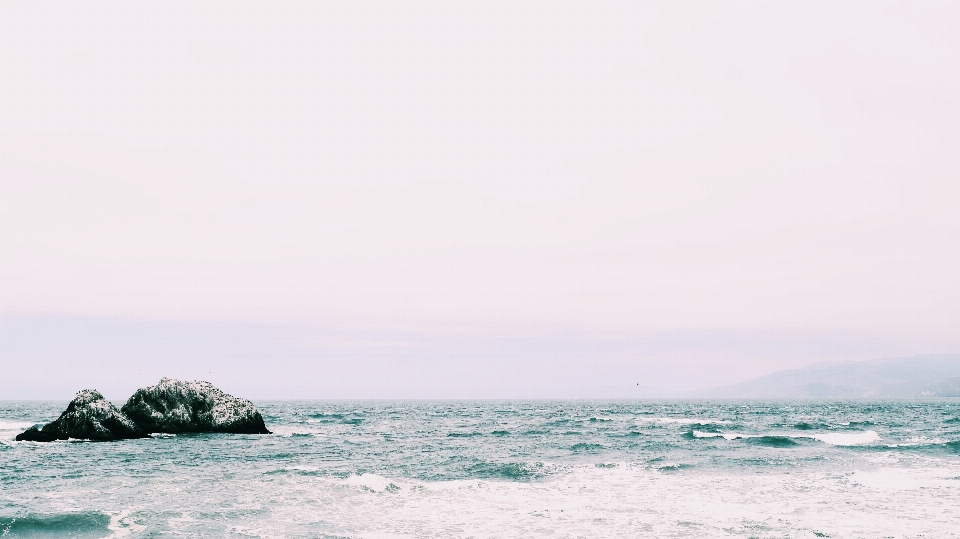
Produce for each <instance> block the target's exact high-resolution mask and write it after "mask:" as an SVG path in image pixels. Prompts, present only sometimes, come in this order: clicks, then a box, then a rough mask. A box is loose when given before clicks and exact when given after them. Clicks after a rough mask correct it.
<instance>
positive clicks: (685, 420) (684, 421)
mask: <svg viewBox="0 0 960 539" xmlns="http://www.w3.org/2000/svg"><path fill="white" fill-rule="evenodd" d="M636 420H637V421H642V422H646V423H664V424H677V425H727V424H729V423H730V422H729V421H726V420H724V419H709V418H700V419H694V418H689V417H638V418H637V419H636Z"/></svg>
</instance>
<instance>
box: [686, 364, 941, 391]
mask: <svg viewBox="0 0 960 539" xmlns="http://www.w3.org/2000/svg"><path fill="white" fill-rule="evenodd" d="M705 396H707V397H725V398H791V399H793V398H910V397H960V354H922V355H916V356H910V357H900V358H882V359H872V360H866V361H831V362H820V363H814V364H812V365H808V366H806V367H803V368H800V369H787V370H782V371H777V372H773V373H770V374H767V375H764V376H760V377H758V378H754V379H752V380H747V381H745V382H740V383H737V384H730V385H724V386H719V387H715V388H713V389H710V390H707V391H706V392H705Z"/></svg>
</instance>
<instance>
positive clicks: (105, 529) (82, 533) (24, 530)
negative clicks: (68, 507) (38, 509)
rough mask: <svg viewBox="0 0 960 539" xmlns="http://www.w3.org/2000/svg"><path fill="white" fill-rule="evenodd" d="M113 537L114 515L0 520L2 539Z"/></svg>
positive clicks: (92, 513) (60, 514)
mask: <svg viewBox="0 0 960 539" xmlns="http://www.w3.org/2000/svg"><path fill="white" fill-rule="evenodd" d="M110 534H111V530H110V516H109V515H105V514H103V513H96V512H81V513H55V514H46V515H42V514H33V515H26V516H23V517H0V536H2V537H36V538H43V537H71V538H77V539H94V538H98V537H107V536H108V535H110Z"/></svg>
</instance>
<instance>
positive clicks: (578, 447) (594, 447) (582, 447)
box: [570, 443, 603, 451]
mask: <svg viewBox="0 0 960 539" xmlns="http://www.w3.org/2000/svg"><path fill="white" fill-rule="evenodd" d="M600 449H603V446H602V445H600V444H586V443H579V444H574V445H573V446H572V447H570V450H571V451H598V450H600Z"/></svg>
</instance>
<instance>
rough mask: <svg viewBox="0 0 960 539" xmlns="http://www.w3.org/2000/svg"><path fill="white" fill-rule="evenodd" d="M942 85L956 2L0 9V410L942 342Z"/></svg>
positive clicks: (331, 390) (874, 351) (427, 382)
mask: <svg viewBox="0 0 960 539" xmlns="http://www.w3.org/2000/svg"><path fill="white" fill-rule="evenodd" d="M958 66H960V4H958V3H953V2H946V3H915V2H909V3H908V2H903V3H865V2H856V3H836V2H825V3H820V2H800V3H780V2H759V3H722V2H707V3H702V4H701V3H687V2H669V3H639V2H624V3H616V4H613V3H595V2H589V3H559V2H558V3H541V2H536V3H520V2H503V3H493V2H482V3H454V2H441V3H394V2H388V3H359V2H351V3H312V2H303V3H276V2H264V3H239V2H236V3H228V2H214V3H202V2H201V3H192V2H191V3H186V2H183V3H180V2H176V3H174V2H159V3H125V2H116V3H113V2H111V3H85V2H69V3H62V4H61V3H46V2H2V3H0V152H2V153H0V399H2V398H4V397H7V398H25V397H38V398H39V397H56V398H68V397H69V396H70V395H71V394H72V393H73V392H74V391H76V390H79V389H81V387H79V386H84V387H86V386H92V387H100V388H101V389H102V390H104V391H105V392H107V393H111V392H112V394H113V395H112V396H113V397H123V396H125V394H124V393H125V392H127V393H129V391H132V390H133V389H134V388H136V387H139V386H141V385H145V384H147V383H153V382H155V381H156V379H157V378H159V376H161V375H170V376H181V377H204V378H205V379H209V380H210V381H212V382H214V383H219V384H222V385H224V387H226V388H227V389H231V390H234V391H238V392H245V394H246V395H250V396H253V397H263V398H268V397H269V398H272V397H283V396H288V397H338V398H339V397H391V398H392V397H502V396H508V397H524V396H526V397H542V396H558V395H574V394H579V393H578V392H582V391H587V392H590V391H594V390H591V389H589V388H595V389H596V388H603V387H607V386H621V387H627V386H632V387H634V388H641V389H642V390H643V391H648V394H654V393H657V392H658V391H659V394H675V393H677V392H680V391H683V390H691V389H696V388H699V387H707V386H711V385H716V384H719V383H729V382H734V381H739V380H742V379H745V378H748V377H751V376H755V375H759V374H763V373H766V372H770V371H773V370H777V369H781V368H791V367H798V366H801V365H806V364H808V363H812V362H816V361H822V360H834V359H870V358H875V357H884V356H893V355H908V354H913V353H921V352H957V351H960V97H958V96H960V70H958ZM634 384H640V386H636V385H634ZM578 388H579V389H578ZM584 388H587V389H584ZM597 391H599V390H597ZM638 391H640V389H638ZM108 396H111V395H108Z"/></svg>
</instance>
